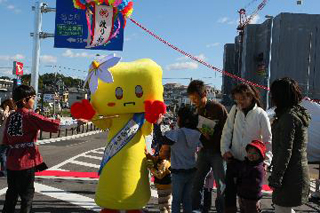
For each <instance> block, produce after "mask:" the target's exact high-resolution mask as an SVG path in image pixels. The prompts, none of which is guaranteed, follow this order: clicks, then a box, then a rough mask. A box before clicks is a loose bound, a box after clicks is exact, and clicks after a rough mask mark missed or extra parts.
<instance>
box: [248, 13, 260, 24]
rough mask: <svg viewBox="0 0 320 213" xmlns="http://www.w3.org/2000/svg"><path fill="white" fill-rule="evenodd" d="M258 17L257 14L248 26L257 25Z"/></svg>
mask: <svg viewBox="0 0 320 213" xmlns="http://www.w3.org/2000/svg"><path fill="white" fill-rule="evenodd" d="M259 19H260V16H259V15H258V14H257V15H256V16H254V17H253V19H251V21H250V24H257V23H258V22H259Z"/></svg>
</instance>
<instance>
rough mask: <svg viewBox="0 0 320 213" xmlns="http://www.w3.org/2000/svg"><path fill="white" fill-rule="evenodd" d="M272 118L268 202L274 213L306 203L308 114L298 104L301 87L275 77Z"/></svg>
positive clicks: (290, 209)
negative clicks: (270, 202)
mask: <svg viewBox="0 0 320 213" xmlns="http://www.w3.org/2000/svg"><path fill="white" fill-rule="evenodd" d="M271 96H272V101H273V103H274V104H275V106H276V110H275V111H276V117H275V120H274V122H273V124H272V152H273V159H272V173H271V176H270V177H269V186H270V187H271V188H273V194H272V202H273V203H274V204H275V212H276V213H280V212H281V213H286V212H288V213H289V212H294V210H293V208H292V207H296V206H300V205H302V204H304V203H306V202H307V200H308V194H309V169H308V161H307V140H308V137H307V134H308V132H307V131H308V126H309V121H310V116H309V114H308V113H307V112H306V109H305V108H303V107H302V106H300V105H299V103H300V102H301V100H302V95H301V90H300V89H299V86H298V84H297V82H296V81H294V80H292V79H290V78H282V79H278V80H275V81H274V82H273V83H272V85H271Z"/></svg>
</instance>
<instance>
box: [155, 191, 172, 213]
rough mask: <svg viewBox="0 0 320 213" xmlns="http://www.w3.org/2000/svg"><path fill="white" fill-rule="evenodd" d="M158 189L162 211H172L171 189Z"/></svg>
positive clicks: (162, 212)
mask: <svg viewBox="0 0 320 213" xmlns="http://www.w3.org/2000/svg"><path fill="white" fill-rule="evenodd" d="M157 190H158V205H159V209H160V212H161V213H168V212H171V200H172V196H171V194H172V190H171V189H157Z"/></svg>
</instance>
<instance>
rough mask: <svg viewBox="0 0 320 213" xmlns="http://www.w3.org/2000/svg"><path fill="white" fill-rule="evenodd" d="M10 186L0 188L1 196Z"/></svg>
mask: <svg viewBox="0 0 320 213" xmlns="http://www.w3.org/2000/svg"><path fill="white" fill-rule="evenodd" d="M7 189H8V187H6V188H3V189H1V190H0V196H2V195H4V194H5V193H6V192H7Z"/></svg>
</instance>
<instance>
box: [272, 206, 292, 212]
mask: <svg viewBox="0 0 320 213" xmlns="http://www.w3.org/2000/svg"><path fill="white" fill-rule="evenodd" d="M274 207H275V213H295V211H294V210H293V209H292V207H283V206H278V205H274Z"/></svg>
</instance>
